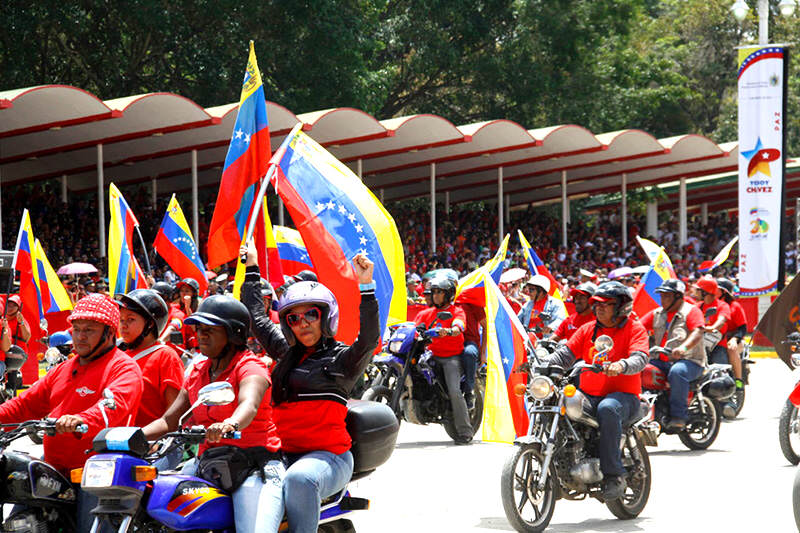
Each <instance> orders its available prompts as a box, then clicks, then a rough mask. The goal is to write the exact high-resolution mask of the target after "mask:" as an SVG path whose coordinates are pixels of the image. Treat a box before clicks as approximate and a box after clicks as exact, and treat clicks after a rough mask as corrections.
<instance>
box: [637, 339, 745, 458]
mask: <svg viewBox="0 0 800 533" xmlns="http://www.w3.org/2000/svg"><path fill="white" fill-rule="evenodd" d="M683 338H685V334H684V337H681V338H673V339H670V340H669V341H667V342H666V345H665V347H663V348H662V347H661V346H653V347H652V348H650V358H651V359H661V360H663V361H667V360H669V357H670V355H671V353H672V348H673V347H674V346H677V345H678V344H680V342H681V341H683ZM729 372H730V365H724V364H711V365H708V367H707V368H705V369H703V373H702V374H701V375H700V377H698V378H697V379H695V380H694V381H692V382H690V383H689V397H688V406H689V420H687V422H686V427H685V428H684V429H682V430H680V431H677V432H676V431H670V430H668V429H667V424H668V422H669V419H670V414H669V392H670V387H669V381H667V374H666V373H665V372H664V371H662V370H661V369H660V368H658V367H656V366H655V365H653V364H651V363H648V364H647V366H646V367H645V369H644V371H642V394H641V396H640V398H642V400H644V401H645V402H647V405H648V406H649V410H648V415H647V416H646V417H645V418H643V419H642V420H641V422H640V424H639V427H640V429H641V430H642V437H643V441H644V443H645V445H647V446H658V435H660V434H661V433H666V434H677V435H678V438H679V439H680V440H681V442H682V443H683V444H684V445H685V446H686V447H687V448H689V449H690V450H705V449H706V448H708V447H709V446H711V444H712V443H713V442H714V441H715V440H716V438H717V435H718V434H719V429H720V426H721V424H722V418H721V416H722V407H721V403H722V402H724V401H726V400H728V399H729V398H731V396H733V394H734V391H735V390H736V383H735V382H734V381H733V378H732V377H731V375H730V373H729Z"/></svg>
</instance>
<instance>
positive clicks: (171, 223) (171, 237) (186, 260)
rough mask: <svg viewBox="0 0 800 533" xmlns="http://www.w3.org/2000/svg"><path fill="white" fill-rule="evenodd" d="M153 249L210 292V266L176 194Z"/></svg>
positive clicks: (182, 275) (181, 275) (182, 274)
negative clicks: (207, 274)
mask: <svg viewBox="0 0 800 533" xmlns="http://www.w3.org/2000/svg"><path fill="white" fill-rule="evenodd" d="M153 248H155V250H156V252H158V254H159V255H160V256H161V257H163V258H164V260H165V261H166V262H167V264H168V265H169V266H170V267H171V268H172V270H174V271H175V273H176V274H177V275H178V276H180V277H181V278H193V279H195V280H197V283H199V284H200V293H201V294H202V293H204V292H205V291H206V289H207V288H208V280H206V269H205V266H203V261H202V259H201V258H200V252H199V251H198V250H197V245H196V244H195V242H194V238H193V237H192V232H191V231H190V230H189V224H188V222H186V217H185V216H184V215H183V210H182V209H181V206H180V204H179V203H178V199H177V198H176V197H175V195H174V194H173V195H172V198H171V199H170V201H169V205H167V212H166V213H165V214H164V218H163V219H162V221H161V227H160V228H159V229H158V233H157V234H156V240H155V242H154V243H153Z"/></svg>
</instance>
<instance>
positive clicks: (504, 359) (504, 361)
mask: <svg viewBox="0 0 800 533" xmlns="http://www.w3.org/2000/svg"><path fill="white" fill-rule="evenodd" d="M503 364H504V365H507V364H508V357H503Z"/></svg>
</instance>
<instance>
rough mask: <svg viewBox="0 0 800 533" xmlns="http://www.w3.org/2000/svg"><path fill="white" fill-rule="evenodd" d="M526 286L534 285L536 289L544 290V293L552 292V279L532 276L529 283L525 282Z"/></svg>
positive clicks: (537, 275)
mask: <svg viewBox="0 0 800 533" xmlns="http://www.w3.org/2000/svg"><path fill="white" fill-rule="evenodd" d="M525 284H526V285H533V286H534V287H541V288H542V289H544V292H548V293H549V292H550V279H549V278H548V277H547V276H543V275H542V274H535V275H533V276H531V277H530V278H529V279H528V281H526V282H525Z"/></svg>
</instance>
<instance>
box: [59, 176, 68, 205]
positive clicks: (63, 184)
mask: <svg viewBox="0 0 800 533" xmlns="http://www.w3.org/2000/svg"><path fill="white" fill-rule="evenodd" d="M68 194H69V193H68V192H67V175H66V174H62V175H61V203H62V204H66V203H67V202H69V196H68Z"/></svg>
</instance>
